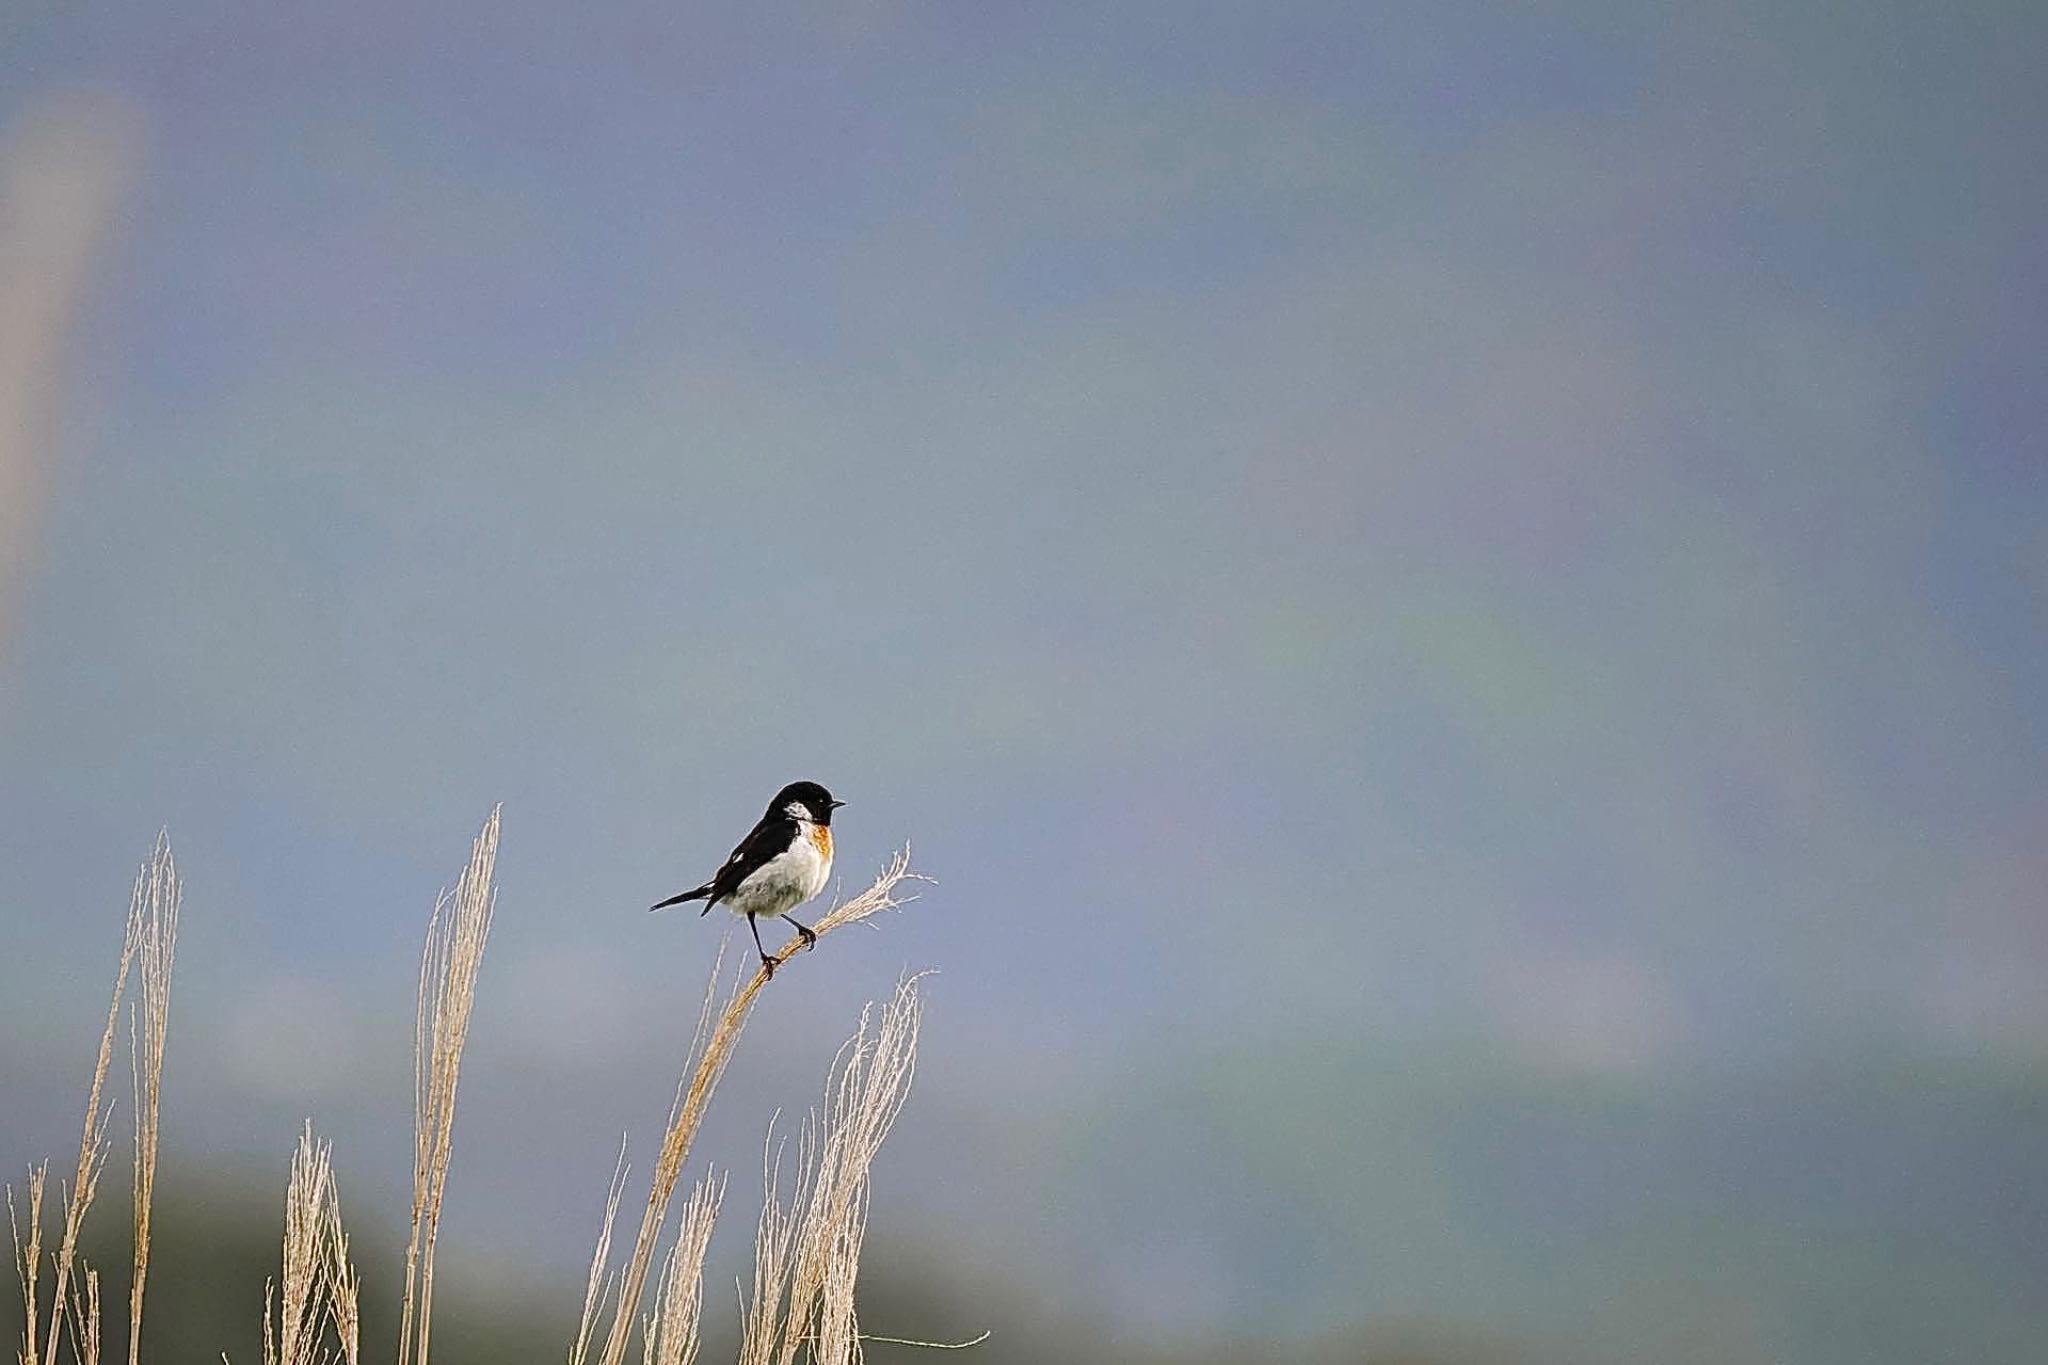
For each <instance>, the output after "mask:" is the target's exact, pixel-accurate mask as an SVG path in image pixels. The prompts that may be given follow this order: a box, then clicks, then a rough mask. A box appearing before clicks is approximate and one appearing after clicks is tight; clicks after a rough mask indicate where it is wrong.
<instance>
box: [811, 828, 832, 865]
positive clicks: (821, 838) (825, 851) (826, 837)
mask: <svg viewBox="0 0 2048 1365" xmlns="http://www.w3.org/2000/svg"><path fill="white" fill-rule="evenodd" d="M811 842H812V843H813V844H815V845H817V849H818V852H819V853H820V854H822V855H823V856H824V859H825V861H826V862H828V863H829V862H831V861H832V831H831V830H830V829H829V828H827V827H826V826H824V825H812V826H811Z"/></svg>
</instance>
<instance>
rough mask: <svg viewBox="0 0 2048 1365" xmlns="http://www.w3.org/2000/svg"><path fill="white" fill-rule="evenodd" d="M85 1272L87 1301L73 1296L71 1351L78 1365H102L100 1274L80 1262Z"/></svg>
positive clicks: (71, 1306) (71, 1305)
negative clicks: (81, 1301)
mask: <svg viewBox="0 0 2048 1365" xmlns="http://www.w3.org/2000/svg"><path fill="white" fill-rule="evenodd" d="M78 1264H79V1266H80V1268H82V1269H83V1270H84V1271H85V1301H84V1302H83V1303H80V1302H79V1298H78V1295H77V1294H76V1293H73V1294H72V1295H71V1303H70V1305H69V1307H70V1314H69V1316H70V1318H71V1349H72V1353H73V1354H74V1355H76V1356H77V1358H78V1365H100V1273H99V1271H97V1270H94V1269H93V1268H92V1267H91V1266H89V1265H87V1264H86V1263H85V1262H83V1261H80V1262H79V1263H78Z"/></svg>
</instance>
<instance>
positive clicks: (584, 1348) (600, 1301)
mask: <svg viewBox="0 0 2048 1365" xmlns="http://www.w3.org/2000/svg"><path fill="white" fill-rule="evenodd" d="M625 1192H626V1143H625V1139H623V1138H621V1139H620V1140H619V1159H618V1161H617V1162H616V1163H614V1164H613V1166H612V1183H611V1184H610V1185H608V1186H606V1187H605V1199H604V1222H603V1223H601V1224H600V1225H599V1226H598V1229H597V1249H596V1250H595V1251H593V1252H592V1253H591V1255H590V1279H589V1281H588V1282H587V1283H586V1284H585V1285H584V1287H583V1315H582V1316H581V1317H580V1318H578V1319H577V1321H576V1340H575V1341H574V1342H573V1343H571V1344H570V1346H569V1365H585V1362H586V1361H588V1360H589V1359H590V1334H591V1333H592V1332H593V1331H595V1330H596V1328H597V1316H598V1314H599V1313H601V1312H603V1311H604V1306H605V1304H606V1303H607V1302H609V1301H610V1298H611V1288H612V1269H611V1264H612V1226H613V1224H615V1223H616V1222H617V1221H618V1217H619V1196H621V1195H623V1194H624V1193H625Z"/></svg>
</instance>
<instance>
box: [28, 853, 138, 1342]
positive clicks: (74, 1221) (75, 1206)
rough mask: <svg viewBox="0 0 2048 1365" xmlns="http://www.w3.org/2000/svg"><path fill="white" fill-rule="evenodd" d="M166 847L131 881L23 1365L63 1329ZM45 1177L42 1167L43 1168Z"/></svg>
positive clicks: (31, 1289)
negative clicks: (111, 1075) (47, 1273)
mask: <svg viewBox="0 0 2048 1365" xmlns="http://www.w3.org/2000/svg"><path fill="white" fill-rule="evenodd" d="M170 857H171V854H170V845H169V843H168V842H167V841H166V839H165V837H164V835H162V834H158V836H157V844H156V849H155V851H154V852H153V853H152V855H151V858H150V861H149V862H148V863H147V864H145V865H144V866H143V868H142V870H141V871H140V872H138V873H137V874H136V876H135V889H134V890H133V891H132V892H131V893H130V894H129V897H128V924H127V927H126V928H125V930H124V931H123V933H122V936H121V965H120V967H119V968H118V969H117V970H116V971H115V973H114V995H113V998H112V999H111V1000H110V1001H109V1002H108V1003H107V1027H106V1029H105V1031H104V1032H102V1033H101V1034H100V1050H99V1056H98V1057H97V1058H96V1059H95V1061H94V1062H93V1071H92V1089H91V1090H90V1091H89V1092H88V1093H87V1095H86V1101H85V1131H84V1133H83V1135H81V1136H80V1138H79V1140H78V1172H77V1175H76V1176H75V1178H74V1179H73V1180H72V1182H71V1184H70V1186H69V1187H68V1188H66V1189H65V1190H64V1230H63V1232H62V1234H61V1236H60V1237H59V1240H58V1243H57V1250H56V1252H55V1254H54V1257H53V1260H54V1262H55V1266H54V1269H55V1271H56V1279H57V1284H56V1289H55V1291H54V1293H53V1294H52V1295H51V1300H50V1330H49V1337H48V1339H47V1341H46V1342H45V1343H44V1345H43V1349H42V1354H41V1355H40V1356H38V1355H37V1353H36V1342H35V1332H34V1330H33V1324H34V1323H35V1321H36V1305H35V1302H34V1300H35V1286H36V1279H37V1278H38V1277H39V1276H40V1272H41V1267H40V1266H35V1267H32V1269H33V1271H34V1272H35V1273H33V1274H31V1276H30V1277H29V1279H28V1280H27V1282H26V1283H25V1284H24V1286H23V1288H24V1290H25V1291H26V1292H27V1294H28V1297H29V1300H30V1302H29V1305H28V1310H29V1311H28V1321H29V1323H30V1324H31V1330H30V1331H29V1334H28V1339H27V1341H26V1343H25V1344H24V1348H23V1350H22V1362H23V1365H56V1360H57V1337H58V1331H59V1329H60V1328H61V1327H62V1326H63V1323H64V1311H63V1310H64V1304H65V1303H66V1302H67V1301H68V1299H69V1296H70V1292H71V1269H72V1266H73V1265H74V1264H76V1262H77V1258H78V1234H79V1230H80V1229H81V1228H83V1227H84V1225H85V1211H86V1210H87V1209H89V1208H91V1207H92V1201H93V1197H94V1196H95V1195H96V1194H98V1193H99V1187H100V1172H101V1171H103V1170H104V1169H105V1168H106V1161H107V1120H108V1119H109V1118H110V1117H112V1113H113V1106H112V1105H111V1104H109V1105H108V1106H107V1108H106V1109H105V1110H102V1109H101V1108H100V1099H101V1096H102V1095H103V1094H104V1092H105V1090H106V1084H107V1066H108V1063H109V1062H110V1061H111V1060H112V1058H113V1054H114V1029H115V1027H116V1026H117V1025H118V1024H119V1023H120V1019H121V1001H122V999H123V998H124V997H125V996H126V995H127V993H128V973H129V970H130V969H131V968H132V967H133V965H134V963H135V954H136V952H137V951H138V950H139V949H140V948H141V946H142V938H143V932H144V925H145V922H146V908H147V906H148V904H149V896H150V891H151V888H152V885H153V884H157V883H158V877H157V873H158V871H159V863H160V862H161V870H162V872H163V873H164V874H165V875H166V876H167V877H168V878H169V879H170V880H171V882H172V886H173V889H174V892H175V885H176V875H177V874H176V871H175V869H173V868H172V867H171V865H170ZM45 1170H46V1171H47V1167H45ZM41 1183H42V1182H41V1181H40V1180H39V1179H34V1178H32V1179H31V1188H32V1189H33V1190H34V1191H35V1192H36V1198H35V1199H34V1201H33V1205H34V1210H35V1212H36V1213H37V1214H40V1212H41V1208H40V1206H41V1203H42V1199H41Z"/></svg>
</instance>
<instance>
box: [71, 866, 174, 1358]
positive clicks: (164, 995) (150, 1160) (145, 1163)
mask: <svg viewBox="0 0 2048 1365" xmlns="http://www.w3.org/2000/svg"><path fill="white" fill-rule="evenodd" d="M181 899H182V888H180V886H179V884H178V869H177V865H176V864H175V863H174V862H173V861H172V859H171V840H170V836H169V834H167V833H159V834H158V835H157V837H156V849H155V851H154V852H153V853H152V854H151V855H150V860H149V867H148V869H147V870H146V872H145V874H144V875H143V876H142V877H139V878H137V880H136V900H137V902H138V903H139V905H140V915H139V917H138V916H137V914H136V912H135V911H133V910H131V911H130V922H131V923H136V922H137V920H138V918H139V924H140V943H139V944H138V945H137V950H136V951H137V955H138V957H139V958H140V960H141V974H142V1000H141V1002H140V1005H139V1007H138V1008H136V1009H135V1011H134V1012H133V1013H131V1014H130V1016H129V1034H130V1037H131V1038H134V1039H135V1047H134V1053H133V1070H134V1081H135V1187H134V1213H135V1240H134V1247H135V1260H134V1277H133V1278H132V1279H131V1280H130V1281H129V1285H128V1365H140V1362H141V1360H142V1291H143V1288H144V1286H145V1285H146V1284H147V1283H148V1281H149V1215H150V1209H151V1207H152V1206H153V1204H154V1203H155V1198H156V1156H157V1135H158V1126H157V1124H158V1118H159V1115H160V1113H161V1109H162V1101H163V1081H164V1040H165V1038H166V1036H167V1035H168V1032H169V1028H170V1021H171V963H172V960H173V959H174V958H175V957H176V956H177V950H178V908H179V902H180V900H181ZM137 1014H139V1015H140V1016H141V1033H140V1037H139V1038H137V1037H136V1028H135V1016H136V1015H137ZM95 1335H97V1329H95ZM95 1349H97V1348H95ZM50 1365H56V1362H55V1358H54V1357H52V1359H51V1362H50Z"/></svg>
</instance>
